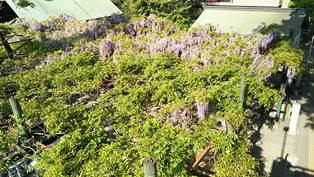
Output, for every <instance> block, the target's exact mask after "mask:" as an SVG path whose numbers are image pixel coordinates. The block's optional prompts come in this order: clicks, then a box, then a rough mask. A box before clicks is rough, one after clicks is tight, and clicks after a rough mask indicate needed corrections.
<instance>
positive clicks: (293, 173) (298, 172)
mask: <svg viewBox="0 0 314 177" xmlns="http://www.w3.org/2000/svg"><path fill="white" fill-rule="evenodd" d="M288 156H289V155H288V154H287V155H286V157H285V158H282V157H279V158H277V159H276V160H274V161H273V165H272V168H271V173H270V175H269V177H314V170H310V169H307V168H303V167H299V166H293V165H291V163H290V162H289V161H288V160H287V157H288Z"/></svg>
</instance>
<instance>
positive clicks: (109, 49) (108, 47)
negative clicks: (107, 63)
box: [99, 39, 114, 59]
mask: <svg viewBox="0 0 314 177" xmlns="http://www.w3.org/2000/svg"><path fill="white" fill-rule="evenodd" d="M113 51H114V44H113V43H112V42H111V40H110V39H107V40H106V41H105V42H104V43H103V44H102V45H100V47H99V54H100V55H101V56H102V57H103V58H104V59H107V58H109V57H110V56H111V55H112V53H113Z"/></svg>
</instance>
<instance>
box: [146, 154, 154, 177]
mask: <svg viewBox="0 0 314 177" xmlns="http://www.w3.org/2000/svg"><path fill="white" fill-rule="evenodd" d="M144 177H157V171H156V159H155V158H154V157H147V158H145V159H144Z"/></svg>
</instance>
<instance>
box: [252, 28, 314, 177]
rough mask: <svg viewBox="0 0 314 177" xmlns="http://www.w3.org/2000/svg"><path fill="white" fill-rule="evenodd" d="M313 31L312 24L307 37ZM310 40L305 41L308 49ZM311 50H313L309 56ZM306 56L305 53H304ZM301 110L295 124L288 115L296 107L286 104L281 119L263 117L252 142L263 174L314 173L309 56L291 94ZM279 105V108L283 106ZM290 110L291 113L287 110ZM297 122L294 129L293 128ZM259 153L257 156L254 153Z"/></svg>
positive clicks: (313, 69) (291, 176)
mask: <svg viewBox="0 0 314 177" xmlns="http://www.w3.org/2000/svg"><path fill="white" fill-rule="evenodd" d="M313 34H314V26H313V28H312V30H311V33H310V35H309V36H310V37H312V35H313ZM308 49H309V43H308V44H307V51H309V50H308ZM313 50H314V49H313ZM313 54H314V51H312V56H313ZM305 56H306V57H305V58H307V56H308V55H307V54H306V55H305ZM291 101H292V102H295V103H299V104H300V105H301V110H300V114H299V116H297V121H296V124H294V125H292V124H293V123H291V122H293V121H294V120H293V119H294V118H292V117H293V116H291V115H292V114H293V111H295V107H294V108H291V106H290V105H291V104H290V105H288V106H287V112H288V113H287V114H285V115H282V117H281V119H280V121H278V122H275V121H274V118H273V117H274V114H275V113H274V112H273V113H270V116H267V117H266V118H265V122H264V123H263V124H262V125H261V127H260V128H259V130H260V131H259V133H260V134H259V136H260V137H259V138H260V139H259V140H258V141H257V142H256V143H255V146H254V148H255V153H256V154H258V153H259V156H260V158H261V159H262V160H261V162H260V168H261V171H263V172H264V174H261V175H262V176H267V177H314V61H313V57H311V60H310V63H309V69H308V71H306V72H305V73H304V74H303V77H302V82H301V86H300V87H299V88H298V92H297V94H296V95H295V96H293V97H292V100H291ZM284 106H285V105H283V107H282V110H283V109H284ZM291 112H292V114H290V113H291ZM293 126H296V127H295V128H296V131H293V130H292V129H293ZM257 157H258V156H257Z"/></svg>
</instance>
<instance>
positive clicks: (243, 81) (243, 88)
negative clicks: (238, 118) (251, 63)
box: [240, 74, 245, 106]
mask: <svg viewBox="0 0 314 177" xmlns="http://www.w3.org/2000/svg"><path fill="white" fill-rule="evenodd" d="M244 92H245V74H242V76H241V90H240V105H241V106H243V102H244Z"/></svg>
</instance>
